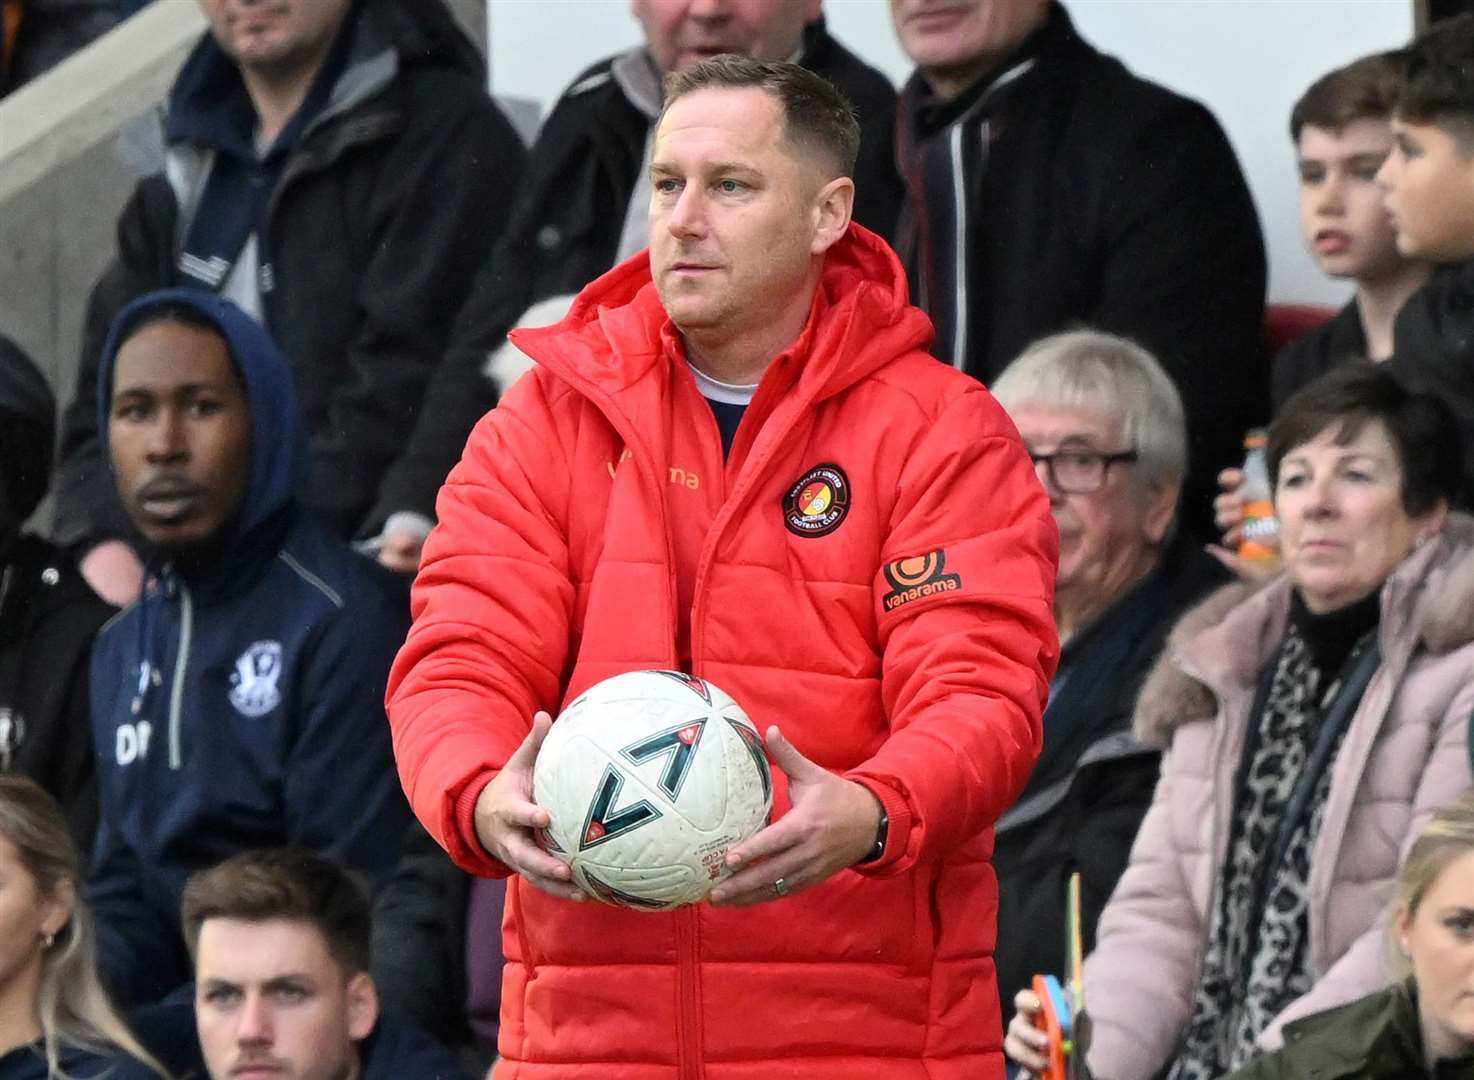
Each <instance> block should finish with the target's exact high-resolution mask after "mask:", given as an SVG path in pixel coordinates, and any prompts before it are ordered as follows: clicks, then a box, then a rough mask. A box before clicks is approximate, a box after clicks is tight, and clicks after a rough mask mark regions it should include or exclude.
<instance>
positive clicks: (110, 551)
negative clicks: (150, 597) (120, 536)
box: [77, 540, 143, 607]
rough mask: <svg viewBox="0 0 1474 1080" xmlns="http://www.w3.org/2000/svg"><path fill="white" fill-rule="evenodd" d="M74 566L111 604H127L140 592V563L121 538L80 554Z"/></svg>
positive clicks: (141, 583) (141, 585)
mask: <svg viewBox="0 0 1474 1080" xmlns="http://www.w3.org/2000/svg"><path fill="white" fill-rule="evenodd" d="M77 569H78V570H80V571H81V572H82V577H84V578H85V579H86V580H87V584H88V585H91V586H92V591H93V592H95V593H96V594H97V595H98V596H100V597H102V598H103V599H104V600H106V601H107V602H108V603H109V604H112V605H113V607H127V606H128V605H129V604H131V603H133V601H135V600H137V599H138V594H139V593H140V592H142V591H143V563H141V562H140V561H139V559H138V556H137V555H135V554H134V553H133V549H132V548H131V547H129V546H128V545H127V544H125V543H124V542H123V541H121V540H104V541H103V542H102V543H100V544H98V545H97V546H96V547H94V548H92V549H91V550H90V551H88V552H87V554H86V555H83V556H82V561H81V562H79V563H78V564H77Z"/></svg>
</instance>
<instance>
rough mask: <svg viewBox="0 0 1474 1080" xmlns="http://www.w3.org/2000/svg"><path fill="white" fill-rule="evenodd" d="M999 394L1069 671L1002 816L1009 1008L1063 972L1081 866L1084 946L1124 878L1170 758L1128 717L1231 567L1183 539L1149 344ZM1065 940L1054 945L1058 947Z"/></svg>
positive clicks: (1159, 381) (1178, 456)
mask: <svg viewBox="0 0 1474 1080" xmlns="http://www.w3.org/2000/svg"><path fill="white" fill-rule="evenodd" d="M992 391H993V395H994V396H995V397H996V398H997V399H998V401H999V402H1000V403H1001V404H1002V405H1003V407H1004V408H1005V409H1007V410H1008V413H1009V415H1010V416H1011V417H1012V418H1013V421H1014V423H1015V424H1017V425H1018V429H1019V432H1020V434H1021V435H1022V436H1023V439H1024V443H1025V444H1026V445H1027V446H1028V449H1029V455H1030V457H1032V458H1033V460H1034V467H1035V470H1036V471H1037V473H1038V476H1039V482H1040V483H1041V484H1043V485H1044V489H1045V491H1046V492H1047V493H1048V494H1049V502H1050V509H1051V510H1052V511H1053V514H1054V520H1055V524H1056V525H1058V526H1059V534H1060V535H1059V573H1058V576H1057V578H1056V580H1055V597H1054V615H1055V620H1056V622H1057V623H1058V625H1059V636H1060V643H1061V645H1062V647H1063V650H1062V652H1061V655H1060V664H1059V670H1058V672H1057V674H1056V675H1055V677H1054V680H1053V682H1052V683H1051V684H1050V693H1049V706H1048V708H1047V709H1046V710H1045V713H1044V751H1043V753H1042V754H1041V756H1040V758H1039V762H1038V764H1037V765H1036V766H1035V768H1034V772H1033V774H1032V775H1031V776H1030V778H1029V783H1028V786H1027V787H1026V788H1025V789H1024V792H1023V794H1022V795H1021V796H1020V797H1019V801H1018V802H1017V803H1016V804H1015V805H1014V806H1013V808H1012V809H1010V810H1009V811H1008V812H1007V813H1006V814H1005V815H1004V816H1003V817H1002V818H1001V819H1000V820H999V822H998V827H997V842H996V846H995V849H994V854H993V865H994V867H995V869H996V870H997V873H998V945H997V948H996V951H995V953H994V959H995V961H996V963H997V967H998V991H999V995H998V996H999V1000H1000V1001H1001V1002H1002V1003H1003V1006H1004V1009H1005V1011H1006V1010H1007V1009H1008V1007H1009V1003H1010V1002H1012V1000H1013V995H1014V994H1015V993H1016V992H1017V991H1019V990H1021V989H1024V988H1025V987H1027V986H1028V985H1029V979H1030V978H1031V977H1032V976H1033V975H1034V974H1036V973H1046V972H1054V973H1058V972H1060V971H1061V970H1062V969H1063V967H1064V961H1065V957H1064V942H1065V929H1064V925H1065V924H1064V902H1065V886H1066V882H1067V881H1068V880H1069V876H1070V874H1071V873H1072V872H1073V871H1076V870H1078V871H1080V875H1081V883H1082V890H1081V899H1082V908H1083V912H1082V914H1083V919H1082V924H1083V929H1084V932H1085V942H1084V944H1085V949H1086V951H1089V949H1090V948H1091V946H1092V945H1093V944H1094V938H1095V923H1096V920H1097V918H1098V917H1099V915H1100V910H1101V908H1102V907H1103V906H1104V905H1105V901H1106V899H1107V897H1109V896H1110V893H1111V890H1112V888H1114V887H1115V884H1116V879H1117V878H1118V877H1120V875H1121V872H1122V871H1123V870H1124V869H1125V866H1126V860H1127V856H1128V855H1129V854H1130V849H1131V842H1132V840H1133V839H1134V838H1135V835H1136V829H1137V826H1138V825H1139V824H1140V823H1141V819H1142V817H1143V816H1144V815H1145V814H1146V810H1147V807H1148V805H1149V804H1150V802H1151V797H1152V789H1153V787H1154V786H1155V783H1156V777H1157V764H1158V756H1159V755H1158V754H1157V752H1156V751H1155V750H1149V749H1147V748H1146V747H1144V746H1142V745H1141V744H1139V743H1137V742H1136V740H1135V739H1134V738H1133V736H1132V735H1131V710H1132V706H1133V704H1134V702H1135V698H1136V693H1137V691H1138V690H1139V689H1140V687H1141V682H1142V680H1143V679H1144V678H1145V677H1146V673H1147V670H1148V669H1149V667H1150V665H1151V664H1152V662H1153V661H1154V660H1155V659H1156V657H1157V654H1158V652H1159V651H1160V650H1161V646H1162V640H1163V638H1164V637H1165V636H1166V633H1167V631H1168V630H1169V629H1171V627H1172V624H1173V623H1174V622H1175V621H1176V619H1177V616H1178V615H1179V614H1180V613H1181V612H1182V611H1183V609H1184V608H1185V607H1187V606H1188V605H1189V604H1190V603H1191V602H1192V601H1194V600H1196V599H1197V598H1199V597H1200V596H1202V595H1203V594H1204V593H1206V592H1207V591H1208V590H1209V589H1211V588H1212V587H1213V586H1214V585H1216V584H1219V583H1220V582H1222V581H1223V580H1224V579H1225V577H1226V574H1225V572H1224V571H1223V570H1222V568H1221V567H1219V566H1218V565H1217V564H1216V563H1215V562H1214V560H1213V559H1212V558H1211V557H1210V556H1209V555H1208V554H1207V553H1206V552H1204V551H1203V550H1202V549H1201V548H1199V547H1197V546H1196V545H1193V544H1189V543H1186V542H1174V524H1175V519H1176V514H1177V503H1178V495H1179V492H1180V491H1181V488H1182V479H1183V476H1184V474H1185V473H1186V472H1187V433H1186V430H1185V427H1184V422H1183V408H1182V401H1181V399H1180V398H1179V396H1178V393H1177V390H1176V388H1175V386H1174V385H1173V382H1172V380H1171V378H1169V377H1168V375H1167V374H1166V372H1164V371H1163V370H1162V367H1161V366H1160V365H1159V364H1158V363H1157V361H1156V360H1155V359H1153V358H1152V356H1151V354H1150V353H1148V352H1147V351H1146V350H1145V349H1142V348H1141V347H1140V346H1138V345H1135V344H1133V343H1132V342H1130V341H1127V340H1125V339H1124V338H1119V337H1115V336H1112V335H1110V334H1103V333H1098V332H1095V331H1088V330H1086V331H1074V332H1070V333H1065V334H1056V335H1054V336H1051V337H1047V338H1044V339H1043V340H1041V341H1039V342H1037V343H1035V344H1034V345H1032V346H1031V347H1030V348H1029V349H1027V350H1026V351H1025V352H1024V353H1023V355H1021V356H1020V357H1019V358H1018V359H1017V360H1015V361H1014V362H1013V363H1012V364H1010V365H1009V367H1008V368H1007V369H1006V370H1005V371H1004V372H1003V374H1002V375H1000V376H999V378H998V380H997V381H996V382H995V383H994V384H993V386H992ZM1056 943H1057V944H1056Z"/></svg>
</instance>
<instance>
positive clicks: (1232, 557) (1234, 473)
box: [1207, 469, 1282, 581]
mask: <svg viewBox="0 0 1474 1080" xmlns="http://www.w3.org/2000/svg"><path fill="white" fill-rule="evenodd" d="M1218 486H1219V488H1221V489H1222V492H1223V493H1222V494H1221V495H1219V496H1218V497H1217V498H1215V499H1214V500H1213V524H1214V525H1215V526H1217V528H1218V531H1219V532H1221V533H1222V534H1223V543H1222V544H1209V545H1208V549H1207V550H1208V554H1209V555H1211V556H1213V558H1215V559H1217V560H1218V561H1219V562H1221V563H1222V564H1223V565H1224V566H1225V567H1227V568H1228V570H1229V572H1230V573H1231V574H1233V575H1234V576H1235V577H1238V578H1241V579H1243V580H1244V581H1268V580H1269V579H1270V578H1272V577H1274V575H1275V574H1278V573H1279V572H1280V570H1281V569H1282V568H1281V566H1280V561H1279V560H1278V559H1259V560H1255V559H1245V558H1241V557H1240V556H1239V541H1241V540H1242V539H1243V538H1244V473H1243V470H1241V469H1224V470H1223V471H1222V472H1221V473H1219V474H1218Z"/></svg>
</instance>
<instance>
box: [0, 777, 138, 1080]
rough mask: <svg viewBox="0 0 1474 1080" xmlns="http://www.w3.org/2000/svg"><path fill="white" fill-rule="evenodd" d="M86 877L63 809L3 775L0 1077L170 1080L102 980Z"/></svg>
mask: <svg viewBox="0 0 1474 1080" xmlns="http://www.w3.org/2000/svg"><path fill="white" fill-rule="evenodd" d="M81 881H82V877H81V866H80V865H79V860H78V857H77V851H76V848H75V847H74V846H73V844H72V840H71V837H70V835H69V834H68V832H67V826H66V819H65V818H64V817H63V815H62V811H61V807H59V806H58V805H57V803H56V801H55V800H54V799H53V798H52V797H51V796H50V795H48V794H47V793H46V792H44V791H42V790H41V788H39V787H38V786H37V785H36V784H35V783H33V782H32V781H30V780H28V779H25V778H23V777H20V776H0V1080H93V1078H98V1080H100V1078H102V1077H104V1076H105V1077H107V1080H144V1078H153V1077H159V1076H167V1074H166V1073H165V1072H164V1070H163V1069H162V1068H161V1067H159V1066H158V1064H157V1063H156V1062H155V1061H154V1060H153V1058H151V1057H150V1056H149V1055H148V1053H147V1052H146V1051H145V1050H144V1049H143V1048H142V1047H141V1046H140V1045H139V1044H138V1042H137V1040H136V1039H135V1038H134V1037H133V1036H132V1034H130V1033H129V1031H128V1029H127V1028H126V1027H125V1026H124V1025H123V1022H122V1021H121V1020H120V1019H118V1015H117V1013H115V1012H114V1011H113V1007H112V1005H111V1004H109V1002H108V999H107V996H106V995H105V994H104V993H103V990H102V985H101V984H100V983H99V982H98V979H97V963H96V954H95V951H94V944H93V940H94V939H93V935H92V918H91V915H90V914H89V913H88V911H87V908H86V907H85V905H84V904H83V902H82V899H81V896H80V890H81Z"/></svg>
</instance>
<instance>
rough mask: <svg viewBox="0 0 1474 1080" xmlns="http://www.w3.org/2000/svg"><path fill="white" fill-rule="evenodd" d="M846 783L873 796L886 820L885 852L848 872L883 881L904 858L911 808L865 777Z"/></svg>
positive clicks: (893, 793) (882, 786) (907, 841)
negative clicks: (853, 784) (860, 788)
mask: <svg viewBox="0 0 1474 1080" xmlns="http://www.w3.org/2000/svg"><path fill="white" fill-rule="evenodd" d="M848 779H850V780H853V781H854V782H855V783H857V784H859V785H861V786H862V787H864V788H865V790H866V791H868V792H870V794H872V795H874V796H875V797H876V799H878V800H879V801H880V805H881V807H882V808H883V809H884V810H885V815H886V817H887V818H888V819H889V823H888V824H887V825H886V833H885V849H884V850H883V851H881V853H880V858H878V859H872V860H871V861H870V862H867V863H857V864H855V865H854V866H852V867H850V869H851V870H853V871H854V872H855V873H857V874H865V875H867V876H870V877H887V876H889V875H890V874H891V873H894V872H895V871H896V870H897V869H898V866H897V864H898V863H900V861H901V860H902V859H903V858H905V856H906V849H907V848H908V847H909V845H910V840H911V821H912V819H911V807H910V806H908V805H907V804H906V798H905V796H903V795H902V794H901V793H900V792H899V791H896V790H895V789H894V788H891V787H888V786H886V785H885V784H881V783H877V782H876V781H874V780H872V779H870V778H869V777H868V776H851V777H848Z"/></svg>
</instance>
